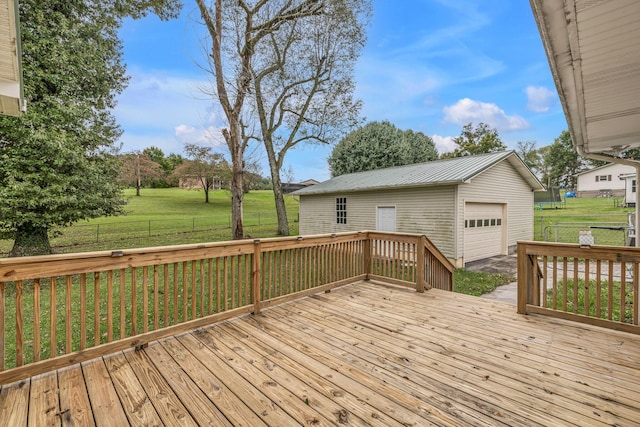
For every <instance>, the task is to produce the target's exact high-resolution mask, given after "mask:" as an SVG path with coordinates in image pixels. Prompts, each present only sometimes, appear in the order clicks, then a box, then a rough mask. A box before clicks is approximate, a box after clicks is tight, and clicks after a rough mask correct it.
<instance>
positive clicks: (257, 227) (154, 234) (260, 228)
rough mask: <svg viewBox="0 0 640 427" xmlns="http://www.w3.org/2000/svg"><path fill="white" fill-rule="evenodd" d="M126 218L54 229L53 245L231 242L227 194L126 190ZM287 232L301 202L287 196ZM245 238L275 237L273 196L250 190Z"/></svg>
mask: <svg viewBox="0 0 640 427" xmlns="http://www.w3.org/2000/svg"><path fill="white" fill-rule="evenodd" d="M125 197H126V199H127V202H128V203H127V206H126V214H125V215H122V216H117V217H103V218H95V219H92V220H89V221H82V222H79V223H77V224H74V225H73V226H71V227H67V228H64V229H59V230H54V231H53V232H52V233H51V234H50V237H51V244H52V246H53V248H54V251H55V252H57V253H68V252H85V251H94V250H111V249H126V248H135V247H146V246H164V245H176V244H183V243H198V242H203V241H222V240H229V239H231V200H230V193H229V192H228V191H225V190H217V191H211V192H210V193H209V203H204V192H203V191H201V190H184V189H178V188H163V189H142V192H141V196H140V197H137V196H135V190H133V189H129V190H126V191H125ZM285 201H286V205H287V212H288V215H289V228H290V233H291V234H292V235H296V234H298V201H297V200H296V199H294V198H293V197H292V196H286V198H285ZM244 226H245V233H246V234H247V235H249V236H252V237H263V238H264V237H274V236H275V235H276V234H277V216H276V211H275V202H274V200H273V193H272V192H271V191H251V192H250V193H248V194H246V195H245V198H244ZM11 244H12V242H11V241H8V240H4V241H0V254H5V255H6V254H7V253H8V252H9V250H10V249H11Z"/></svg>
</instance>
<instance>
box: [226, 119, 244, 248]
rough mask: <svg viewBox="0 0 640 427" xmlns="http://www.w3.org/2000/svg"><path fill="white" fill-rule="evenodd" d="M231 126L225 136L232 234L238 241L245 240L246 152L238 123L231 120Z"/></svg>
mask: <svg viewBox="0 0 640 427" xmlns="http://www.w3.org/2000/svg"><path fill="white" fill-rule="evenodd" d="M229 125H230V126H229V129H228V131H227V130H223V135H224V137H225V140H226V141H227V145H228V147H229V151H230V152H231V232H232V236H233V239H234V240H238V239H244V228H243V225H242V198H243V197H244V191H243V188H242V174H243V171H244V152H243V145H242V143H241V136H240V130H239V129H240V126H239V124H238V121H236V120H229Z"/></svg>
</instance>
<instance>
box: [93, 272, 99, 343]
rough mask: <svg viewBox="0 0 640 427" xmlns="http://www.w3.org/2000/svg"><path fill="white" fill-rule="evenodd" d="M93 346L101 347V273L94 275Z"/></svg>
mask: <svg viewBox="0 0 640 427" xmlns="http://www.w3.org/2000/svg"><path fill="white" fill-rule="evenodd" d="M93 344H94V345H96V346H98V345H100V272H98V271H96V272H95V273H93Z"/></svg>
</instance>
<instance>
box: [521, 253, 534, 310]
mask: <svg viewBox="0 0 640 427" xmlns="http://www.w3.org/2000/svg"><path fill="white" fill-rule="evenodd" d="M531 273H532V270H531V263H530V262H529V256H528V255H527V246H526V243H522V242H518V313H519V314H527V304H528V303H529V302H530V301H531V300H530V299H529V294H530V293H531V292H533V289H530V288H532V286H531V284H532V283H531V281H532V279H533V278H532V277H531V276H532V274H531Z"/></svg>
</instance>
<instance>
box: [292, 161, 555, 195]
mask: <svg viewBox="0 0 640 427" xmlns="http://www.w3.org/2000/svg"><path fill="white" fill-rule="evenodd" d="M503 160H506V161H508V162H509V163H511V165H512V166H513V167H514V168H515V169H516V170H517V171H518V172H519V173H520V175H522V177H523V178H524V179H525V180H526V181H527V183H528V184H529V185H530V186H531V188H532V189H533V190H535V191H541V190H544V187H543V186H542V184H541V183H540V181H539V180H538V178H536V176H535V175H534V174H533V173H532V172H531V170H530V169H529V168H528V167H527V165H525V164H524V162H523V161H522V160H521V159H520V157H518V156H517V155H516V154H515V152H514V151H501V152H499V153H490V154H481V155H477V156H466V157H457V158H453V159H446V160H436V161H432V162H426V163H416V164H413V165H407V166H398V167H393V168H385V169H378V170H373V171H368V172H358V173H351V174H347V175H340V176H337V177H335V178H332V179H330V180H328V181H325V182H322V183H320V184H317V185H313V186H311V187H306V188H303V189H301V190H298V191H296V192H295V193H294V194H296V195H311V194H327V193H338V192H343V193H344V192H355V191H365V190H381V189H387V188H403V187H425V186H436V185H454V184H462V183H464V182H467V181H469V180H471V179H473V178H474V177H476V176H477V175H479V174H480V173H482V172H483V171H485V170H486V169H488V168H490V167H491V166H493V165H495V164H497V163H499V162H501V161H503Z"/></svg>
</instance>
